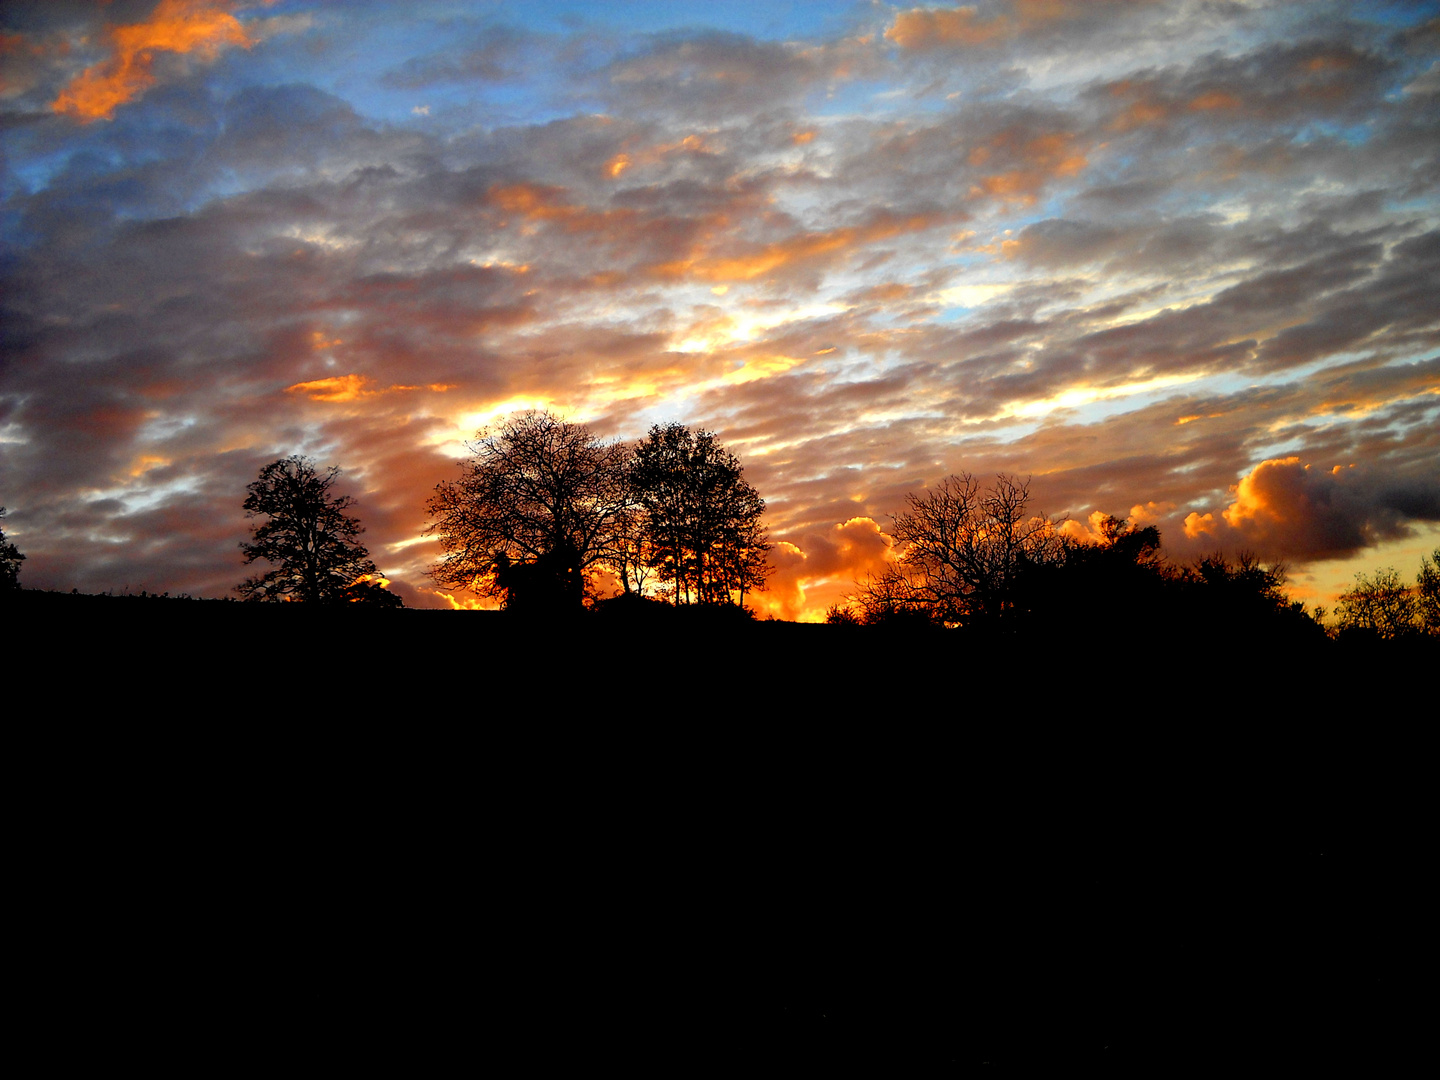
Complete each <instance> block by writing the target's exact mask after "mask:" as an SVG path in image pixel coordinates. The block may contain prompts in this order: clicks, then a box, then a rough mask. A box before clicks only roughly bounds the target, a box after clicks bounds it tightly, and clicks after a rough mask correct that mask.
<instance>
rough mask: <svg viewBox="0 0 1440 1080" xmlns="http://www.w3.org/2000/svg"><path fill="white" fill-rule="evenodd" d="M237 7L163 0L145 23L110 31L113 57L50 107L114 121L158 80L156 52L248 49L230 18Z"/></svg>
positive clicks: (210, 0)
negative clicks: (155, 66)
mask: <svg viewBox="0 0 1440 1080" xmlns="http://www.w3.org/2000/svg"><path fill="white" fill-rule="evenodd" d="M235 6H236V4H234V3H232V2H226V0H160V3H159V4H157V5H156V7H155V10H154V11H153V12H151V14H150V17H149V19H147V20H146V21H144V22H138V23H128V24H123V25H118V26H111V27H109V28H108V30H107V31H106V39H107V44H108V45H109V48H110V56H109V57H108V58H107V59H105V60H103V61H102V62H100V63H98V64H95V65H94V66H92V67H88V68H86V69H85V70H84V71H82V72H81V73H80V74H78V75H76V76H75V78H74V79H72V80H71V82H70V84H69V85H68V86H66V87H65V88H64V89H63V90H62V91H61V92H60V95H59V96H58V97H57V98H56V99H55V100H54V101H53V102H52V103H51V106H50V107H51V109H53V110H54V111H55V112H57V113H60V114H62V115H65V116H71V117H74V118H75V119H77V120H79V121H80V122H81V123H89V122H90V121H92V120H109V119H110V118H111V117H113V116H114V115H115V110H116V109H117V108H119V107H120V106H121V105H124V104H125V103H126V102H128V101H131V100H133V99H134V98H136V97H138V96H139V95H140V94H142V93H144V91H145V90H146V89H148V88H149V87H150V86H151V85H152V84H153V83H154V82H155V74H154V70H153V68H154V63H155V58H156V55H157V54H159V53H176V54H179V55H185V54H190V53H194V54H196V55H198V56H199V57H200V58H201V59H203V60H213V59H214V58H215V56H216V55H217V54H218V53H219V52H220V51H221V50H222V49H224V48H226V47H228V46H231V45H239V46H241V47H243V48H249V47H250V45H251V44H252V39H251V37H250V36H249V35H248V34H247V33H246V32H245V28H244V27H243V26H242V25H241V24H240V21H239V20H238V19H236V18H235V16H234V15H232V14H230V10H229V9H233V8H234V7H235Z"/></svg>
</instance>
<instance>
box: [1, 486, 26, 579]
mask: <svg viewBox="0 0 1440 1080" xmlns="http://www.w3.org/2000/svg"><path fill="white" fill-rule="evenodd" d="M4 516H5V507H3V506H0V518H3V517H4ZM24 561H25V556H24V555H22V554H20V549H19V548H17V547H16V546H15V545H14V544H12V543H10V542H9V541H8V540H6V539H5V530H4V529H0V592H15V591H17V590H18V589H19V588H20V564H21V563H22V562H24Z"/></svg>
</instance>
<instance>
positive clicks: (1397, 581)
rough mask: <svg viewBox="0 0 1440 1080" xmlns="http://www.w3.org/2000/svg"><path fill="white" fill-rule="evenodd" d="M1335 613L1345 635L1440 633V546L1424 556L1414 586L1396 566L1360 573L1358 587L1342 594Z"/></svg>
mask: <svg viewBox="0 0 1440 1080" xmlns="http://www.w3.org/2000/svg"><path fill="white" fill-rule="evenodd" d="M1335 615H1336V622H1337V624H1338V629H1339V631H1340V632H1341V633H1342V634H1345V633H1351V634H1365V635H1369V636H1373V637H1380V638H1385V639H1392V638H1405V637H1413V636H1416V635H1420V634H1437V635H1440V548H1436V549H1435V552H1434V554H1433V555H1429V556H1421V559H1420V573H1419V574H1417V575H1416V577H1415V584H1414V585H1413V586H1412V585H1407V584H1405V582H1404V580H1403V579H1402V578H1401V577H1400V575H1399V574H1398V573H1396V571H1395V569H1394V568H1393V567H1388V566H1387V567H1385V568H1384V569H1383V570H1376V571H1375V572H1374V573H1373V574H1370V575H1366V574H1356V575H1355V584H1354V586H1352V587H1351V588H1349V589H1347V590H1346V591H1345V592H1343V593H1342V594H1341V595H1340V602H1339V603H1338V604H1337V605H1336V607H1335Z"/></svg>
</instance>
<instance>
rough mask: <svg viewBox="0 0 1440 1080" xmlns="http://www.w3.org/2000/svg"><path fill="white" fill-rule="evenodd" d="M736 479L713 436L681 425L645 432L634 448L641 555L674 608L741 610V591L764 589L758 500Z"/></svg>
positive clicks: (761, 503)
mask: <svg viewBox="0 0 1440 1080" xmlns="http://www.w3.org/2000/svg"><path fill="white" fill-rule="evenodd" d="M743 474H744V469H743V468H742V467H741V465H740V462H739V461H738V460H737V459H736V458H735V455H734V454H731V453H730V452H729V451H727V450H725V449H724V448H723V447H721V446H720V444H719V443H718V442H717V441H716V439H715V436H714V434H712V433H711V432H708V431H700V432H692V431H690V429H689V428H687V427H685V426H684V425H683V424H667V425H665V426H664V427H660V426H659V425H657V426H655V427H652V428H651V429H650V434H649V435H648V436H647V437H646V438H645V439H642V440H641V441H640V443H639V444H638V445H637V446H636V447H635V452H634V457H633V461H632V464H631V470H630V483H631V490H632V491H633V492H634V495H635V500H636V502H637V503H638V505H639V506H640V508H641V509H642V510H643V512H644V524H643V532H644V534H645V536H646V538H647V541H648V551H647V555H648V558H649V562H650V565H651V566H653V567H654V568H655V569H656V571H657V572H658V573H659V575H660V578H661V580H662V581H667V582H669V583H670V585H671V588H672V590H673V597H674V602H675V603H676V604H677V605H678V604H681V603H691V602H697V603H701V604H724V603H730V602H731V601H732V599H734V600H735V602H737V603H739V604H741V605H742V606H743V604H744V600H745V593H746V592H747V591H749V590H751V589H763V588H764V587H765V579H766V577H767V575H768V574H769V573H770V570H771V568H770V566H769V563H768V560H767V558H766V553H767V552H768V551H769V550H770V543H769V540H768V538H767V536H766V534H765V529H764V526H763V524H762V521H761V519H762V517H763V515H764V513H765V500H764V499H762V498H760V496H759V495H758V494H757V493H756V492H755V489H754V488H752V487H751V486H750V484H749V483H748V482H747V481H746V480H745V477H744V475H743ZM736 598H738V599H736Z"/></svg>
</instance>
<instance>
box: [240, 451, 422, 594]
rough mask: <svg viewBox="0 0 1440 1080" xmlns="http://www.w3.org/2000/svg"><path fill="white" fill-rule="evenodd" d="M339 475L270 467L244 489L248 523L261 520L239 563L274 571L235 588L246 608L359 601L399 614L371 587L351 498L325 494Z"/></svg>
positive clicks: (286, 465)
mask: <svg viewBox="0 0 1440 1080" xmlns="http://www.w3.org/2000/svg"><path fill="white" fill-rule="evenodd" d="M339 475H340V470H339V469H338V468H336V467H333V466H332V467H331V468H329V469H327V470H325V471H324V472H323V473H322V472H319V471H317V470H316V468H315V465H314V463H313V462H311V461H310V460H309V459H308V458H304V457H299V456H292V457H288V458H281V459H280V460H278V461H272V462H271V463H270V464H269V465H266V466H265V468H263V469H261V470H260V477H259V479H257V480H256V481H255V482H254V483H253V484H250V485H249V487H248V489H247V490H248V491H249V492H250V494H249V495H248V496H247V497H246V499H245V503H244V508H245V515H246V517H252V518H253V517H263V518H265V519H266V520H265V521H264V523H262V524H260V525H256V526H254V527H253V529H252V534H251V538H250V540H249V541H248V542H242V543H241V544H240V550H241V551H243V552H244V553H245V562H246V564H247V565H248V564H249V563H252V562H255V561H256V560H257V559H258V560H264V561H265V562H269V563H273V564H274V569H272V570H268V571H266V572H265V573H264V574H261V575H259V576H258V577H252V578H249V579H247V580H246V581H244V582H241V583H240V584H239V585H237V586H236V587H235V590H236V592H238V593H240V595H241V596H243V597H244V598H245V599H246V600H272V601H273V600H299V601H304V602H306V603H312V604H333V603H347V602H350V601H361V602H368V603H380V604H386V605H391V606H398V605H399V604H400V598H399V597H398V596H395V595H394V594H392V593H388V592H385V591H384V589H382V588H380V587H378V586H377V585H376V584H375V583H374V582H373V581H372V580H371V579H372V578H374V577H375V576H378V571H377V570H376V568H375V564H374V563H373V562H371V561H370V554H369V552H367V551H366V550H365V547H364V545H363V544H361V543H359V542H358V541H357V540H356V537H357V536H359V535H360V534H361V533H362V532H364V531H365V530H364V529H363V528H362V527H361V525H360V522H359V521H358V520H356V519H355V518H354V517H351V516H350V515H349V514H348V513H346V511H348V510H349V509H351V507H353V506H354V505H355V501H354V499H352V498H351V497H350V496H349V495H334V496H332V495H331V494H330V493H329V492H330V488H331V486H332V485H333V484H334V483H335V478H336V477H337V476H339Z"/></svg>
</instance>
